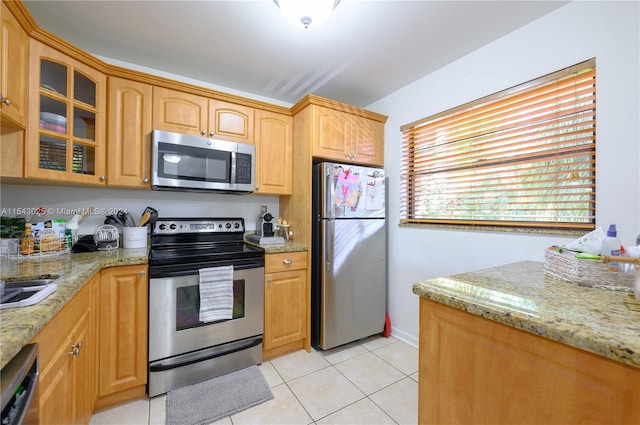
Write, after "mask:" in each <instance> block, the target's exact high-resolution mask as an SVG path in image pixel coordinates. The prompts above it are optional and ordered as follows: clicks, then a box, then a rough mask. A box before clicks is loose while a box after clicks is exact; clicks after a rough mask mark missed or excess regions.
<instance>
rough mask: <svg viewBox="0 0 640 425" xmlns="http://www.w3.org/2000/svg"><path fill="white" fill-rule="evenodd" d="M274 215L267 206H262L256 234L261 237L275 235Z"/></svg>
mask: <svg viewBox="0 0 640 425" xmlns="http://www.w3.org/2000/svg"><path fill="white" fill-rule="evenodd" d="M273 233H274V232H273V215H271V213H270V212H268V211H267V207H266V206H264V205H263V206H262V207H261V209H260V214H258V221H257V223H256V235H258V236H260V237H271V236H273Z"/></svg>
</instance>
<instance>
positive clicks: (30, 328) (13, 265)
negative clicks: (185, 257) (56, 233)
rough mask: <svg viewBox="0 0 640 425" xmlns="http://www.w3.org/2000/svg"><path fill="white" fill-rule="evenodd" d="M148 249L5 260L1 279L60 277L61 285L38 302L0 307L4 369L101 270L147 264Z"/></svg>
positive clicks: (1, 364) (0, 348)
mask: <svg viewBox="0 0 640 425" xmlns="http://www.w3.org/2000/svg"><path fill="white" fill-rule="evenodd" d="M147 253H148V250H147V248H140V249H119V250H117V251H110V252H107V251H98V252H90V253H78V254H64V255H60V256H56V257H49V258H42V259H30V260H18V259H5V258H3V259H2V262H1V264H0V273H1V278H2V279H5V280H7V281H9V280H12V279H13V280H15V279H31V278H39V277H50V276H53V277H56V276H60V277H59V278H58V279H57V282H56V283H57V284H58V288H57V289H56V291H55V292H53V293H52V294H51V295H49V296H48V297H46V298H45V299H43V300H42V301H40V302H39V303H37V304H34V305H31V306H27V307H17V308H8V309H3V310H0V368H3V367H4V366H5V365H6V364H7V363H8V362H9V361H10V360H11V359H12V358H13V356H15V355H16V354H17V353H18V352H19V351H20V350H21V349H22V347H24V346H25V345H26V344H27V343H28V342H29V341H30V340H31V339H32V338H33V337H34V336H35V335H36V334H37V333H38V332H39V331H40V330H41V329H42V328H43V327H44V326H45V325H46V324H47V323H49V321H50V320H51V319H52V318H53V317H54V316H55V315H56V314H57V313H58V312H59V311H60V310H61V309H62V307H64V305H65V304H66V303H67V302H69V301H70V300H71V298H73V297H74V295H76V294H77V293H78V292H79V291H80V289H82V287H84V285H85V284H86V283H88V282H89V280H90V279H91V278H92V277H93V276H94V275H95V274H96V273H98V272H100V270H101V269H103V268H107V267H114V266H126V265H133V264H146V263H147V259H148V257H147V255H148V254H147Z"/></svg>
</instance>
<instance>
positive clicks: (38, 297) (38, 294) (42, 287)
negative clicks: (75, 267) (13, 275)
mask: <svg viewBox="0 0 640 425" xmlns="http://www.w3.org/2000/svg"><path fill="white" fill-rule="evenodd" d="M56 280H57V278H56V279H53V278H47V279H24V280H14V281H8V282H2V284H1V286H0V309H4V308H14V307H25V306H28V305H33V304H36V303H38V302H40V301H42V300H43V299H45V298H46V297H47V296H49V295H50V294H52V293H53V292H54V291H55V290H56V289H58V284H57V283H56Z"/></svg>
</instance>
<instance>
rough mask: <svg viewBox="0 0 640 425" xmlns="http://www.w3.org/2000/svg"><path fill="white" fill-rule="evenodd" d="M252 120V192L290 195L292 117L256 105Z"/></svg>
mask: <svg viewBox="0 0 640 425" xmlns="http://www.w3.org/2000/svg"><path fill="white" fill-rule="evenodd" d="M255 121H256V126H255V145H256V158H257V159H256V190H255V193H257V194H275V195H290V194H291V184H292V177H291V176H292V161H293V156H292V155H293V137H292V131H293V130H292V128H293V117H290V116H287V115H282V114H276V113H274V112H268V111H262V110H259V109H258V110H256V112H255Z"/></svg>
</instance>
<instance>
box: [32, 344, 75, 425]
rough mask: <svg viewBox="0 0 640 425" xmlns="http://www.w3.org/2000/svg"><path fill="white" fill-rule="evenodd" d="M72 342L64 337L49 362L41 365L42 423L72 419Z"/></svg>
mask: <svg viewBox="0 0 640 425" xmlns="http://www.w3.org/2000/svg"><path fill="white" fill-rule="evenodd" d="M70 346H71V342H70V339H68V338H63V340H62V342H61V343H59V345H58V346H57V348H58V350H57V351H56V352H55V353H54V354H53V356H54V357H53V358H52V359H51V360H50V361H49V363H48V364H46V365H44V367H43V366H40V367H41V369H40V376H39V378H38V379H39V382H38V385H39V387H38V393H39V399H38V402H39V409H40V412H39V415H40V423H41V424H64V423H68V422H69V421H70V418H71V417H72V414H71V403H70V397H69V395H70V394H72V392H71V380H70V379H69V374H70V373H71V370H70V368H71V362H70V361H69V355H68V354H67V353H68V352H69V350H70Z"/></svg>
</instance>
